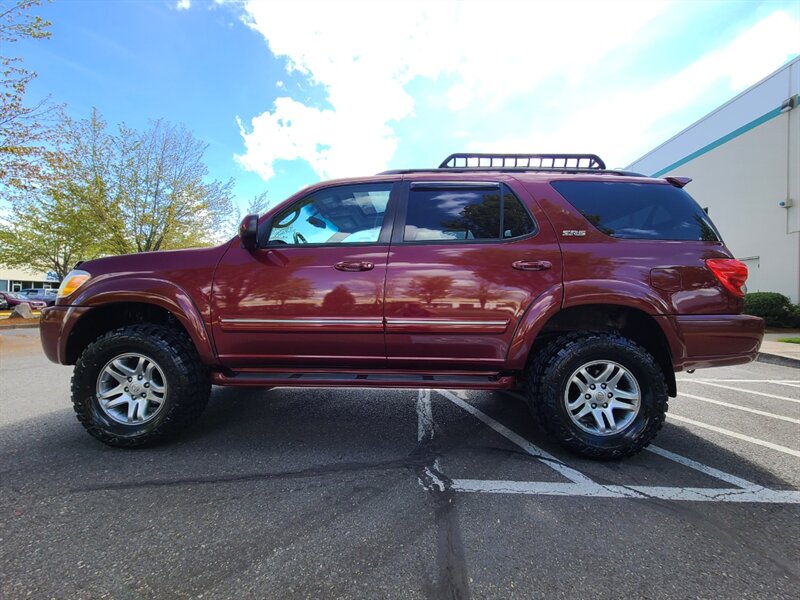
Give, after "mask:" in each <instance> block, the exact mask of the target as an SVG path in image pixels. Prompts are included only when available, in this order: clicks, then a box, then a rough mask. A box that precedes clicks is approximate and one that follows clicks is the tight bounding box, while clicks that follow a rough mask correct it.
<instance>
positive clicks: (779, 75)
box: [628, 58, 800, 303]
mask: <svg viewBox="0 0 800 600" xmlns="http://www.w3.org/2000/svg"><path fill="white" fill-rule="evenodd" d="M798 93H800V58H797V59H795V60H794V61H792V62H791V63H789V64H788V65H786V66H785V67H783V68H782V69H779V70H778V71H776V72H775V73H773V74H772V75H770V76H769V77H768V78H766V79H765V80H763V81H762V82H760V83H758V84H756V85H755V86H753V87H752V88H750V89H748V90H746V91H745V92H743V93H742V94H740V95H739V96H737V97H736V98H734V99H733V100H731V101H730V102H728V103H727V104H725V105H723V106H721V107H720V108H719V109H717V110H716V111H714V112H712V113H711V114H709V115H708V116H706V117H704V118H703V119H701V120H700V121H698V122H697V123H695V124H694V125H692V126H690V127H689V128H687V129H685V130H684V131H683V132H681V133H679V134H678V135H677V136H675V137H674V138H672V139H670V140H668V141H667V142H665V143H664V144H662V145H660V146H659V147H657V148H656V149H654V150H653V151H651V152H649V153H648V154H646V155H645V156H643V157H642V158H640V159H639V160H637V161H636V162H634V163H633V164H631V165H630V166H629V167H628V169H630V170H632V171H638V172H641V173H644V174H646V175H656V176H662V175H663V176H666V175H681V176H686V177H691V178H692V179H693V180H694V181H693V182H692V183H690V184H689V185H688V186H687V188H686V190H687V191H688V192H689V193H690V194H691V195H692V196H693V197H694V198H695V199H696V200H697V201H698V203H699V204H700V205H701V206H703V207H707V208H708V210H709V214H710V216H711V219H712V220H713V221H714V223H715V224H716V225H717V227H718V228H719V230H720V232H721V233H722V236H723V238H724V240H725V242H726V244H727V245H728V247H729V248H730V249H731V251H732V252H733V253H734V255H735V256H736V257H737V258H740V259H741V260H744V261H745V262H746V263H747V265H748V266H749V268H750V277H749V279H748V284H747V287H748V290H749V291H775V292H780V293H782V294H785V295H786V296H788V297H789V298H791V299H792V301H793V302H796V303H797V302H800V107H796V108H794V109H792V110H790V111H786V112H783V113H781V112H780V106H781V104H782V103H783V102H784V101H785V100H786V99H788V98H791V97H793V96H794V97H795V101H796V100H797V98H796V97H797V95H798ZM787 198H788V199H790V200H791V201H792V203H793V206H791V207H790V208H783V207H781V206H779V203H780V202H782V201H785V200H786V199H787Z"/></svg>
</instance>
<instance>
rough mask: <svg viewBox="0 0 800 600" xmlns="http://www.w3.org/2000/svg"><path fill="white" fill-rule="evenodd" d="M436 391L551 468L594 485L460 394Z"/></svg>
mask: <svg viewBox="0 0 800 600" xmlns="http://www.w3.org/2000/svg"><path fill="white" fill-rule="evenodd" d="M436 391H437V392H439V393H440V394H441V395H442V396H444V397H445V398H447V399H448V400H450V402H452V403H453V404H455V405H456V406H458V407H459V408H462V409H464V410H465V411H467V412H468V413H469V414H471V415H472V416H474V417H475V418H477V419H478V420H480V421H483V422H484V423H486V425H488V426H489V427H491V428H492V429H494V430H495V431H496V432H497V433H499V434H500V435H502V436H503V437H504V438H506V439H507V440H510V441H512V442H514V443H515V444H516V445H517V446H519V447H520V448H522V449H523V450H525V452H527V453H528V454H530V455H531V456H535V457H536V458H538V459H539V460H540V461H542V462H543V463H544V464H546V465H547V466H548V467H550V468H551V469H554V470H555V471H558V472H559V473H560V474H561V475H563V476H564V477H566V478H567V479H569V480H570V481H572V482H573V483H580V484H592V485H593V484H594V482H593V481H592V480H591V479H589V478H588V477H587V476H586V475H584V474H583V473H581V472H579V471H576V470H575V469H573V468H572V467H568V466H567V465H565V464H564V463H562V462H561V461H560V460H558V459H557V458H556V457H555V456H553V455H552V454H548V453H547V452H545V451H544V450H542V449H541V448H537V447H536V446H534V445H533V444H531V443H530V442H529V441H528V440H526V439H525V438H524V437H522V436H521V435H519V434H516V433H514V432H513V431H511V430H510V429H509V428H508V427H506V426H505V425H502V424H501V423H498V422H497V421H495V420H494V419H493V418H491V417H490V416H489V415H487V414H485V413H483V412H481V411H480V410H478V409H477V408H475V407H474V406H472V405H471V404H470V403H469V402H466V401H465V400H463V399H461V398H459V397H458V396H456V395H455V394H453V393H451V392H448V391H447V390H436Z"/></svg>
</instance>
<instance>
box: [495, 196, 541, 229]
mask: <svg viewBox="0 0 800 600" xmlns="http://www.w3.org/2000/svg"><path fill="white" fill-rule="evenodd" d="M535 230H536V226H535V225H534V223H533V219H531V216H530V215H529V214H528V211H527V210H525V207H524V206H522V202H520V201H519V199H518V198H517V197H516V196H515V195H514V194H512V193H510V192H506V193H505V194H504V195H503V237H504V238H515V237H519V236H521V235H528V234H529V233H533V232H534V231H535Z"/></svg>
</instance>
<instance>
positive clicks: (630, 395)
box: [614, 390, 639, 400]
mask: <svg viewBox="0 0 800 600" xmlns="http://www.w3.org/2000/svg"><path fill="white" fill-rule="evenodd" d="M614 396H615V397H617V398H622V399H623V400H638V399H639V394H638V392H628V391H626V390H617V391H616V392H614Z"/></svg>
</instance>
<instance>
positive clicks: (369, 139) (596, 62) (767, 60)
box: [237, 0, 800, 180]
mask: <svg viewBox="0 0 800 600" xmlns="http://www.w3.org/2000/svg"><path fill="white" fill-rule="evenodd" d="M244 7H245V14H246V22H247V23H248V25H249V26H250V27H252V28H253V29H254V30H255V31H258V32H259V33H260V34H261V35H262V36H263V37H264V38H265V40H266V41H267V43H268V44H269V47H270V50H271V51H272V52H273V54H275V55H276V56H281V57H284V58H285V59H286V60H287V64H288V70H289V71H290V72H291V71H296V72H298V73H300V74H302V75H305V76H306V77H308V78H309V80H310V81H312V82H313V83H315V84H319V85H321V86H323V87H324V89H325V91H326V92H327V98H326V100H327V104H328V106H326V107H319V106H316V105H310V104H304V103H303V102H301V101H299V100H297V99H294V98H291V97H289V96H288V95H284V96H281V97H278V98H277V99H276V100H275V103H274V105H273V106H272V108H271V109H269V110H267V111H265V112H263V113H262V114H260V115H258V116H256V117H254V118H253V119H252V121H251V122H249V123H243V122H241V121H240V122H239V126H240V131H241V135H242V138H243V140H244V145H245V151H244V153H243V154H241V155H239V156H237V159H238V160H239V162H240V163H241V165H242V166H243V167H244V168H246V169H248V170H251V171H254V172H256V173H258V174H259V175H260V176H261V177H262V178H264V179H265V180H266V179H270V178H271V177H272V176H273V175H274V173H275V171H274V164H275V162H276V161H278V160H294V159H304V160H306V161H308V163H309V164H310V165H311V167H312V169H313V170H314V171H315V172H316V173H317V174H318V175H319V176H320V177H322V178H330V177H341V176H349V175H359V174H364V173H372V172H377V171H380V170H383V169H385V168H386V166H387V164H388V162H389V160H390V159H391V158H392V156H393V155H394V153H395V151H396V149H397V146H398V139H397V135H396V133H395V127H396V123H397V122H399V121H401V120H403V119H407V118H410V117H413V116H415V110H421V109H422V104H424V105H425V107H431V106H441V107H443V108H446V109H448V110H450V111H456V112H457V111H463V112H464V114H472V115H477V117H476V119H483V120H485V121H486V122H487V123H490V122H495V121H497V122H499V121H500V120H501V118H502V119H504V120H505V121H506V122H508V115H504V114H503V111H504V110H505V107H507V106H508V104H507V102H508V101H512V100H513V101H518V100H520V99H526V98H529V97H530V98H531V102H533V98H534V94H533V93H534V91H535V90H536V88H537V86H540V85H541V84H542V83H544V82H547V81H549V82H551V83H552V81H553V80H554V79H556V78H560V79H561V80H563V81H564V86H565V87H569V88H571V89H581V86H582V85H583V84H584V83H585V82H588V81H590V80H591V81H593V82H595V83H596V82H597V81H602V79H603V76H602V74H603V72H604V71H605V70H606V69H607V68H608V63H607V62H606V58H607V57H608V56H609V54H610V53H612V52H614V51H619V50H623V51H630V52H633V51H635V50H631V49H633V48H637V47H640V46H641V45H642V44H643V43H645V42H646V40H644V39H643V37H642V35H643V34H642V30H643V29H644V28H645V27H646V26H647V25H648V24H651V23H652V22H653V21H654V19H656V18H657V17H659V16H661V15H662V14H663V13H664V11H665V9H666V7H667V5H666V4H665V3H663V2H636V3H631V2H617V3H608V2H594V1H589V2H580V3H579V2H553V3H550V2H525V3H522V2H519V3H512V4H508V5H504V4H502V3H500V2H493V3H491V4H483V3H472V2H469V3H452V2H427V3H410V2H400V3H390V2H386V1H382V2H369V3H366V2H365V3H360V2H357V3H341V2H328V1H326V2H317V3H310V2H288V3H279V2H263V3H262V2H258V1H256V0H246V1H245V4H244ZM799 33H800V22H798V20H797V19H795V18H794V17H792V16H790V15H789V14H787V13H784V12H775V13H773V14H771V15H769V16H768V17H766V18H764V19H763V20H762V21H760V22H759V23H757V24H756V25H755V26H753V27H752V28H751V29H749V30H747V31H745V32H744V33H742V34H741V35H739V37H737V38H736V39H735V40H733V41H732V42H730V43H729V44H728V45H727V46H726V47H724V48H721V49H718V50H716V51H713V52H711V53H709V54H707V55H705V56H703V57H702V58H700V59H699V60H697V61H696V62H695V63H694V64H691V65H690V66H688V67H686V68H684V69H683V70H682V71H680V72H678V73H677V74H675V75H673V76H671V77H669V78H668V79H666V80H664V81H661V82H658V83H655V84H650V85H648V86H647V87H644V86H643V85H642V84H640V83H639V82H625V83H627V85H624V84H623V85H620V84H613V86H612V84H606V85H605V87H604V88H602V89H599V88H598V89H586V90H583V91H582V93H581V97H580V98H578V99H571V101H572V106H569V107H568V106H567V105H568V102H567V101H566V99H562V98H560V97H558V98H553V101H557V102H558V107H559V110H562V111H563V118H562V116H561V115H559V117H558V119H557V120H556V119H553V120H552V122H547V123H542V122H541V119H540V120H539V121H536V122H534V120H533V119H532V118H531V116H530V114H520V116H519V118H518V119H517V120H515V123H517V124H516V129H517V133H516V134H514V135H513V136H510V137H509V136H504V134H503V133H502V132H499V133H497V134H494V135H492V134H490V135H492V137H494V138H495V139H493V140H491V139H490V140H487V139H483V140H481V139H477V138H474V137H473V138H472V139H473V140H474V141H473V144H472V147H471V148H470V149H471V150H494V151H508V152H510V151H520V152H524V151H537V150H538V151H551V152H574V151H596V152H598V153H599V154H601V155H605V156H606V157H607V158H608V159H609V163H611V164H614V165H619V164H624V161H626V160H630V159H632V158H635V157H636V156H637V153H642V152H644V151H646V150H648V149H650V148H651V147H652V146H653V145H655V144H656V143H657V142H659V141H662V140H663V135H664V133H665V132H664V127H663V121H664V119H665V117H667V116H668V115H670V114H673V113H674V112H676V111H678V110H681V109H683V108H686V107H690V106H692V104H693V103H696V102H697V101H698V99H700V98H702V97H703V95H704V94H706V93H708V91H709V90H710V89H711V88H712V87H713V86H718V85H719V84H720V82H723V83H727V85H729V86H730V88H731V90H733V91H739V90H741V89H744V88H745V87H746V86H748V85H750V84H752V83H754V82H755V81H757V80H758V79H759V78H761V77H763V76H765V75H766V74H768V73H769V72H770V71H771V70H773V69H774V68H776V67H777V66H778V65H780V64H781V63H782V62H783V61H785V60H786V58H788V57H789V56H790V55H791V54H792V53H797V52H800V35H799ZM676 35H677V36H679V35H680V32H678V33H677V34H676ZM674 43H677V42H674ZM665 47H666V46H665ZM420 78H421V79H424V80H428V81H431V82H434V83H435V84H436V85H435V86H434V88H435V89H436V92H435V94H437V95H436V96H428V97H425V98H417V99H415V98H413V97H412V96H411V95H410V93H409V91H408V89H409V88H410V86H409V84H411V83H413V82H415V80H419V79H420ZM279 87H280V88H281V89H283V90H286V87H284V86H279ZM283 93H284V94H286V93H287V92H285V91H284V92H283ZM562 100H563V101H564V102H563V104H564V105H563V108H562ZM533 112H534V111H533V110H531V111H530V113H533ZM430 125H431V127H432V128H435V127H437V125H438V124H437V123H431V124H430ZM621 125H624V128H621ZM441 135H450V132H446V131H442V132H441ZM455 136H456V134H455V133H453V135H452V136H450V137H455ZM659 136H661V137H659ZM637 141H638V145H637Z"/></svg>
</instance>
